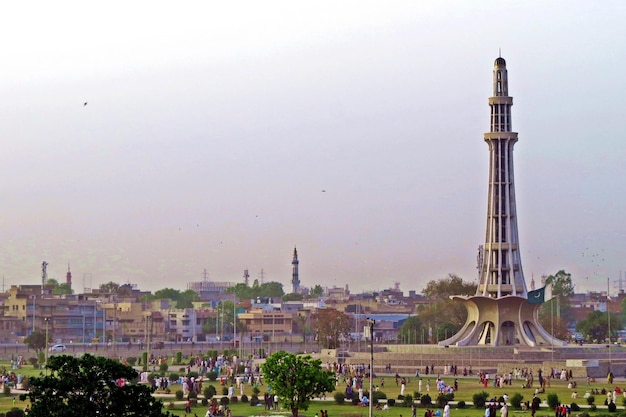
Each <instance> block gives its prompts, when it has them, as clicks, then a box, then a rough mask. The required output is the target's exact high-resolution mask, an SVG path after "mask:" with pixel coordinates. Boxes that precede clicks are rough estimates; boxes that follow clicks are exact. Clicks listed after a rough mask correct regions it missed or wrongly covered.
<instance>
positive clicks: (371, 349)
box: [367, 318, 376, 417]
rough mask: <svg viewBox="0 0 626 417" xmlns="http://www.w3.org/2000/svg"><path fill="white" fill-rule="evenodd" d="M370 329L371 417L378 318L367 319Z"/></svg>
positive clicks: (370, 413) (370, 412)
mask: <svg viewBox="0 0 626 417" xmlns="http://www.w3.org/2000/svg"><path fill="white" fill-rule="evenodd" d="M367 324H368V325H369V330H370V398H369V417H373V414H372V412H373V410H372V404H374V324H376V320H373V319H369V318H368V319H367Z"/></svg>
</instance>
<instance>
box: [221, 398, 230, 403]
mask: <svg viewBox="0 0 626 417" xmlns="http://www.w3.org/2000/svg"><path fill="white" fill-rule="evenodd" d="M220 404H221V405H228V404H230V398H228V397H222V398H220Z"/></svg>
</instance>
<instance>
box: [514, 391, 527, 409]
mask: <svg viewBox="0 0 626 417" xmlns="http://www.w3.org/2000/svg"><path fill="white" fill-rule="evenodd" d="M523 399H524V396H523V395H522V394H520V393H519V392H516V393H515V394H513V396H512V397H511V405H512V406H513V407H515V408H517V409H520V408H522V400H523Z"/></svg>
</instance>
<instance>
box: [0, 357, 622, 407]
mask: <svg viewBox="0 0 626 417" xmlns="http://www.w3.org/2000/svg"><path fill="white" fill-rule="evenodd" d="M19 372H21V373H22V375H24V376H38V375H39V374H40V371H39V370H38V369H34V368H33V367H32V366H30V365H27V366H24V367H23V368H21V369H19ZM383 377H384V379H385V386H384V388H381V389H380V391H383V392H384V393H385V394H386V395H387V398H394V399H397V397H398V395H399V394H400V386H399V385H396V383H395V379H394V378H393V376H383ZM427 379H430V382H431V383H430V391H429V392H428V394H429V395H430V396H431V398H432V400H433V402H436V398H437V392H436V390H435V380H436V377H430V378H426V377H423V378H422V387H423V390H424V391H425V390H426V381H427ZM443 379H444V381H445V382H446V384H447V385H452V384H453V383H454V377H452V376H444V377H443ZM457 379H458V381H459V390H458V391H457V392H456V393H455V398H454V400H455V401H466V402H471V401H472V396H473V395H474V393H477V392H481V391H485V392H487V393H488V394H489V398H493V397H500V396H502V395H504V394H505V393H507V394H508V395H509V396H513V394H515V393H520V394H522V395H523V397H524V401H526V400H530V399H531V398H532V397H533V393H534V390H532V389H523V388H522V382H521V381H514V383H513V385H512V386H506V387H504V388H495V387H493V385H492V384H490V386H489V387H488V388H484V387H483V386H482V385H481V384H480V383H479V381H478V378H477V377H471V378H462V377H458V378H457ZM380 382H381V377H380V376H379V377H377V378H376V380H375V385H380ZM576 382H577V383H578V387H577V389H576V391H577V392H578V394H579V396H580V397H581V398H578V399H576V400H573V399H572V398H571V394H572V391H573V390H571V389H568V388H567V383H566V382H565V381H552V383H551V385H550V386H549V387H548V388H547V389H546V392H545V393H544V394H540V395H539V397H540V398H541V399H542V401H545V400H546V398H547V395H548V394H551V393H554V394H556V395H558V397H559V400H560V401H561V402H563V403H567V404H570V403H572V402H576V403H577V404H578V405H580V406H586V405H587V402H586V400H585V399H584V398H582V396H583V395H584V393H585V391H586V390H590V389H591V388H597V389H598V390H601V389H602V388H603V387H604V388H606V389H607V390H611V391H613V388H614V387H615V386H619V387H621V388H625V387H626V382H624V381H623V380H620V381H617V382H614V384H613V385H611V386H609V384H608V383H607V382H606V381H605V380H602V381H597V382H595V383H592V384H591V385H589V386H588V385H587V383H586V381H585V380H582V379H581V380H577V381H576ZM207 383H208V384H211V385H214V386H215V387H216V389H217V392H218V395H217V398H218V399H219V398H221V397H222V395H221V394H222V387H221V386H220V385H219V383H218V382H213V383H211V382H209V381H207V382H205V386H206V384H207ZM368 386H369V385H368V383H367V382H366V387H368ZM259 388H260V389H261V394H260V397H262V395H263V393H264V392H265V391H266V390H267V386H266V385H263V386H260V387H259ZM177 389H180V387H179V386H177V385H174V386H172V391H176V390H177ZM344 389H345V385H344V384H343V383H341V382H340V383H339V384H338V386H337V390H338V391H340V392H343V391H344ZM417 389H418V378H413V377H410V378H409V379H408V383H407V387H406V390H405V394H409V395H414V392H415V391H417ZM336 392H337V391H336ZM237 393H238V390H237ZM245 394H246V395H247V396H248V397H250V396H251V395H252V387H251V386H250V385H246V386H245ZM333 394H334V393H329V394H327V398H328V400H327V401H314V402H313V403H312V404H311V406H310V407H309V409H308V410H306V411H304V410H301V411H300V415H302V416H306V417H313V416H314V415H315V414H316V413H317V414H318V415H319V413H320V410H322V409H324V410H328V415H329V417H367V416H368V411H369V410H368V408H367V407H359V406H354V405H352V404H349V403H346V404H344V405H338V404H336V403H335V401H334V400H333ZM14 397H15V396H14V395H9V396H6V395H4V394H2V395H0V412H6V411H8V410H10V409H11V408H12V407H13V398H14ZM200 398H202V395H200ZM605 399H606V396H603V395H601V394H599V395H595V404H596V405H598V410H597V411H596V412H595V413H591V414H592V415H599V414H607V410H606V407H604V406H603V405H604V400H605ZM162 400H163V403H164V406H165V409H167V410H169V411H170V412H172V414H174V415H178V416H183V415H185V410H184V406H183V405H182V404H175V405H174V408H170V402H172V401H174V396H173V395H172V397H171V399H169V398H164V399H162ZM26 404H27V402H23V401H20V400H19V398H17V399H16V406H17V407H19V408H21V409H23V408H24V407H25V406H26ZM198 404H200V401H198ZM617 406H618V412H624V405H623V404H622V401H621V398H620V400H619V401H618V403H617ZM230 408H231V410H232V414H233V416H244V417H250V416H275V417H281V416H288V415H290V413H288V412H287V410H278V412H273V411H266V410H264V407H262V406H261V407H258V406H257V407H252V406H250V405H249V404H243V403H237V404H231V405H230ZM431 408H433V409H435V408H436V407H435V406H433V407H431ZM206 410H207V407H203V406H201V405H198V406H197V407H194V408H193V409H192V414H191V416H193V414H197V415H198V417H204V414H205V413H206ZM509 414H510V416H511V417H515V416H519V417H526V416H528V417H530V411H521V410H515V409H513V408H512V407H511V408H510V409H509ZM374 415H375V416H376V417H400V416H402V417H411V409H410V408H406V407H402V406H400V405H396V406H394V407H390V409H389V410H384V411H383V410H380V411H378V410H374ZM423 415H424V408H418V411H417V417H421V416H423ZM451 415H452V417H481V416H483V415H484V410H483V409H482V408H481V409H477V408H474V407H473V406H471V405H468V406H467V407H466V408H464V409H457V408H456V406H453V407H452V412H451ZM498 415H499V414H498ZM537 415H538V416H544V415H550V416H552V415H554V413H553V412H552V411H551V410H548V408H547V406H546V405H545V404H543V408H542V409H541V411H540V412H538V414H537ZM572 415H576V413H572Z"/></svg>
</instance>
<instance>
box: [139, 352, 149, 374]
mask: <svg viewBox="0 0 626 417" xmlns="http://www.w3.org/2000/svg"><path fill="white" fill-rule="evenodd" d="M141 364H142V365H141V366H142V368H141V369H143V370H144V371H147V370H148V352H141Z"/></svg>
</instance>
